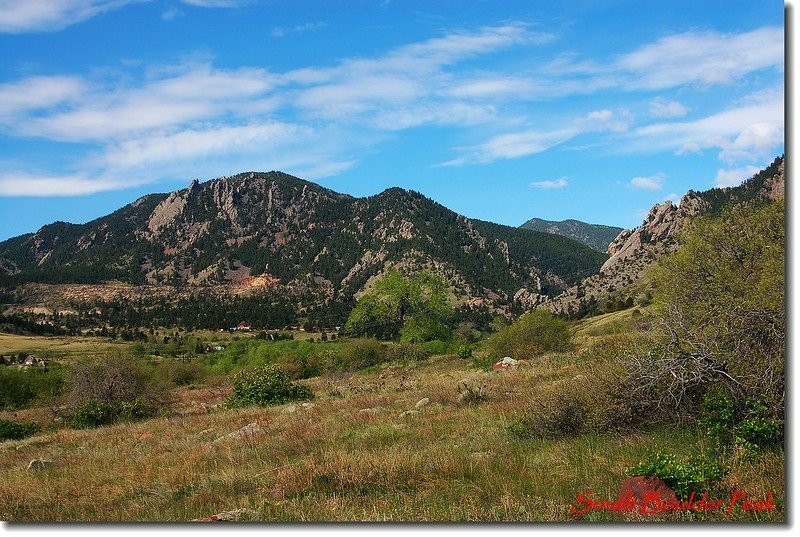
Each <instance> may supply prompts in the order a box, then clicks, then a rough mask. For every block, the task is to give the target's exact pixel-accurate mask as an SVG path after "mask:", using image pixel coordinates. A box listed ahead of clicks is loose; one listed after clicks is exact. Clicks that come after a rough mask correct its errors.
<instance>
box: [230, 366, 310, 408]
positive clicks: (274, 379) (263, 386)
mask: <svg viewBox="0 0 800 537" xmlns="http://www.w3.org/2000/svg"><path fill="white" fill-rule="evenodd" d="M313 398H314V392H312V391H311V388H309V387H307V386H303V385H301V384H297V383H294V382H292V380H291V378H290V377H289V375H288V374H286V373H285V372H283V371H281V370H280V369H279V368H278V367H277V366H275V365H266V366H261V367H255V368H252V369H245V370H242V371H240V372H239V373H237V374H236V375H235V376H234V377H233V392H232V393H231V396H230V398H229V399H228V405H229V406H230V407H232V408H238V407H245V406H252V405H259V406H268V405H280V404H283V403H288V402H291V401H304V400H309V399H313Z"/></svg>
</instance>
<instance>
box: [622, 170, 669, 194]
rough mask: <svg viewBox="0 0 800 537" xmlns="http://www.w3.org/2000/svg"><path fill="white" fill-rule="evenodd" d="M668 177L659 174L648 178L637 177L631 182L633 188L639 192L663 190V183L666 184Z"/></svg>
mask: <svg viewBox="0 0 800 537" xmlns="http://www.w3.org/2000/svg"><path fill="white" fill-rule="evenodd" d="M665 177H666V176H665V175H664V174H663V173H657V174H655V175H648V176H637V177H634V178H633V179H631V180H630V183H628V184H629V185H630V187H631V188H635V189H637V190H652V191H656V190H661V188H662V186H661V185H662V183H663V182H664V178H665Z"/></svg>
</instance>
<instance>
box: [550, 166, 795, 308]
mask: <svg viewBox="0 0 800 537" xmlns="http://www.w3.org/2000/svg"><path fill="white" fill-rule="evenodd" d="M785 165H786V163H785V158H784V157H779V158H776V159H775V160H774V161H773V162H772V164H770V165H769V166H768V167H767V168H765V169H764V170H761V171H760V172H758V173H757V174H755V175H754V176H753V177H751V178H750V179H748V180H747V181H745V182H743V183H742V184H741V185H739V186H736V187H727V188H712V189H710V190H707V191H705V192H694V191H691V190H690V191H689V192H687V193H686V194H685V195H684V196H683V197H682V198H681V200H680V203H679V204H678V205H677V206H676V205H675V204H673V203H672V202H671V201H665V202H664V203H662V204H659V205H655V206H653V208H652V209H650V212H649V213H648V214H647V216H646V217H645V219H644V221H643V222H642V224H641V225H640V226H639V227H637V228H635V229H632V230H623V231H622V232H621V233H620V234H619V235H618V236H617V237H616V238H615V239H614V240H613V241H612V242H611V244H609V246H608V254H609V258H608V259H607V260H606V261H605V263H603V266H602V267H601V268H600V272H599V273H598V274H594V275H591V276H589V277H586V278H585V279H583V281H581V282H580V283H579V284H578V285H575V286H572V287H570V288H569V289H567V290H566V291H565V292H564V293H562V294H561V295H559V296H557V297H554V298H551V299H548V300H547V301H546V303H545V305H546V306H547V307H548V308H550V309H551V310H553V311H556V312H561V313H566V312H569V311H572V312H573V313H574V314H576V315H582V314H585V313H590V312H591V311H592V310H594V309H595V308H601V309H603V308H605V309H609V303H610V302H616V303H617V304H618V305H619V306H622V305H626V303H632V302H633V295H634V294H636V293H637V292H638V290H637V288H636V284H637V282H639V281H640V280H641V278H642V276H643V275H644V273H645V272H646V271H647V269H648V268H650V267H651V266H653V265H654V264H655V263H656V261H657V260H658V258H659V257H661V256H663V255H664V254H666V253H669V252H672V251H674V250H675V249H676V248H678V247H679V238H680V235H679V234H680V231H681V229H683V227H684V226H685V224H686V223H687V222H688V221H690V220H691V219H693V218H697V217H710V216H716V215H718V214H719V213H720V212H721V211H722V210H723V209H724V208H725V207H726V206H728V205H731V204H743V203H765V202H769V201H772V200H778V199H783V197H784V190H785V185H786V173H785ZM610 309H614V305H613V304H612V305H611V306H610Z"/></svg>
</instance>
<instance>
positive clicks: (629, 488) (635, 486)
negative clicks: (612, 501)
mask: <svg viewBox="0 0 800 537" xmlns="http://www.w3.org/2000/svg"><path fill="white" fill-rule="evenodd" d="M653 493H656V494H658V496H659V497H660V498H661V501H664V502H670V501H675V502H677V501H678V497H677V496H676V495H675V491H674V490H672V489H671V488H670V487H669V485H667V484H666V483H664V481H662V480H661V478H659V477H655V476H641V475H638V476H634V477H629V478H628V479H626V480H625V481H623V482H622V486H620V489H619V497H620V498H628V497H629V496H631V495H632V496H633V499H634V500H636V503H637V504H638V505H642V502H643V501H644V499H645V497H647V496H648V494H650V495H651V497H652V494H653Z"/></svg>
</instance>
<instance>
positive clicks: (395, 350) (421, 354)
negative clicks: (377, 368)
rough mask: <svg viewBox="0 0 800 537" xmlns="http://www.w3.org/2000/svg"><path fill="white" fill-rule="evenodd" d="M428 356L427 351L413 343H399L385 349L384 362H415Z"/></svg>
mask: <svg viewBox="0 0 800 537" xmlns="http://www.w3.org/2000/svg"><path fill="white" fill-rule="evenodd" d="M428 356H430V355H429V354H428V351H426V350H425V349H424V348H423V347H422V346H420V345H417V344H415V343H407V342H401V343H397V344H396V345H390V346H389V347H388V348H387V349H386V360H387V361H390V362H416V361H420V360H425V359H426V358H428Z"/></svg>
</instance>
